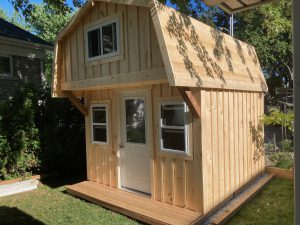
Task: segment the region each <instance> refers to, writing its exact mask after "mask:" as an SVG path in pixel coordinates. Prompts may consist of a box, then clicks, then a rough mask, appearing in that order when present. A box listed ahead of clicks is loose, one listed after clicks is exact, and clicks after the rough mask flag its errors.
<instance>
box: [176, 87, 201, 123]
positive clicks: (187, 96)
mask: <svg viewBox="0 0 300 225" xmlns="http://www.w3.org/2000/svg"><path fill="white" fill-rule="evenodd" d="M177 89H178V91H179V93H180V95H181V97H182V98H183V100H184V101H185V103H186V104H187V105H188V107H189V109H190V110H191V112H192V115H193V117H194V118H201V108H200V105H199V102H198V101H197V98H196V97H195V96H194V94H193V92H192V91H191V89H190V88H189V87H177Z"/></svg>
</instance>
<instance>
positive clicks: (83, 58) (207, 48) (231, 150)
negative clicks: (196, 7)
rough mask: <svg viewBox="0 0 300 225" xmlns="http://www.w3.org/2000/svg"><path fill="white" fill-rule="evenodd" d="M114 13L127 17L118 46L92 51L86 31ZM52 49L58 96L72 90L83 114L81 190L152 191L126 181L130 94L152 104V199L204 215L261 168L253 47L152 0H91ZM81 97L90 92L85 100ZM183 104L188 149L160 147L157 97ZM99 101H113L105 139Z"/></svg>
mask: <svg viewBox="0 0 300 225" xmlns="http://www.w3.org/2000/svg"><path fill="white" fill-rule="evenodd" d="M146 2H147V4H146ZM112 18H119V19H120V23H119V50H120V52H119V53H118V54H116V55H114V56H112V57H106V58H98V59H89V57H88V53H87V52H86V51H87V49H86V46H87V45H89V42H88V40H86V38H87V33H86V29H87V28H88V27H90V26H91V24H92V25H93V24H94V25H95V24H100V23H102V22H101V21H108V20H109V19H112ZM183 21H185V22H183ZM116 29H117V28H116ZM174 32H175V33H174ZM176 32H177V33H176ZM55 51H56V52H55V62H54V66H53V68H54V77H53V88H52V95H53V97H68V98H70V100H71V101H72V102H73V103H74V104H75V105H76V106H77V107H78V108H79V110H81V111H82V112H83V114H85V128H86V160H87V180H88V181H87V183H84V184H83V183H81V184H78V186H76V184H75V186H72V188H71V189H72V190H75V189H76V190H77V191H75V192H76V193H77V195H78V196H81V197H82V196H88V194H87V192H88V190H85V191H82V193H81V194H80V193H79V190H82V189H81V188H83V187H88V186H90V187H92V189H93V191H95V190H96V189H95V188H96V186H97V185H100V186H99V187H101V188H99V191H101V190H102V191H103V193H104V192H105V193H106V194H107V193H108V192H106V191H107V190H110V191H109V193H111V191H113V190H116V191H117V190H118V195H120V193H124V195H126V193H127V192H125V191H128V190H129V189H130V191H131V192H133V193H136V192H137V191H140V192H139V194H143V193H141V192H145V191H143V190H141V189H139V188H138V187H137V188H132V187H128V184H127V183H126V182H124V179H125V178H124V176H125V177H126V176H127V171H126V170H124V164H126V162H125V163H124V160H125V158H124V154H125V152H124V151H125V150H124V143H125V144H126V146H127V147H126V146H125V149H127V151H129V150H132V149H134V148H136V146H133V145H132V146H133V147H128V146H130V145H129V144H130V141H128V140H127V139H126V138H127V136H126V135H127V127H128V124H126V123H127V116H128V115H127V111H126V110H127V108H126V105H124V104H125V102H126V101H127V100H131V99H134V100H136V99H143V101H144V104H145V105H144V108H143V110H144V113H145V114H144V115H145V118H146V119H145V124H144V126H145V129H146V127H147V129H146V132H145V144H144V145H143V146H144V149H148V150H147V151H148V152H147V154H148V156H147V157H149V167H147V168H149V173H150V175H149V177H148V178H145V180H146V181H145V182H148V183H149V189H148V190H147V193H148V195H147V196H148V197H149V199H150V200H151V201H153V202H159V204H166V205H167V206H168V207H170V208H172V209H175V208H176V209H177V210H179V209H180V210H186V211H189V212H193V213H191V215H195V212H197V213H198V214H197V215H199V217H201V216H205V215H207V214H208V213H210V212H212V211H213V210H215V209H216V208H217V207H219V206H220V204H222V203H224V201H226V200H228V199H229V198H231V197H232V195H233V193H234V192H236V191H237V190H239V189H240V188H242V187H244V186H245V185H246V184H247V183H248V182H249V181H251V180H252V179H254V178H255V177H257V175H259V174H260V173H262V172H263V171H264V167H265V163H264V153H263V151H262V149H261V148H262V146H261V145H260V141H261V140H262V137H263V136H262V135H263V130H262V129H261V127H260V126H259V125H260V123H259V120H260V117H261V116H262V115H263V113H264V111H263V110H264V107H263V106H264V100H263V98H264V93H265V92H266V91H267V86H266V83H265V80H264V78H263V74H262V72H261V68H260V65H259V62H258V59H257V56H256V53H255V49H254V48H253V47H252V46H249V45H247V44H246V43H243V42H241V41H239V40H236V39H234V38H232V37H230V36H228V35H226V34H223V33H221V32H219V31H216V30H214V29H213V28H211V27H209V26H207V25H205V24H203V23H201V22H199V21H197V20H194V19H192V18H189V17H186V16H184V15H182V14H180V13H178V12H177V11H176V10H174V9H171V8H168V7H166V6H164V5H162V4H160V3H158V2H157V1H155V0H149V1H129V0H122V2H121V3H118V2H117V1H114V0H110V1H108V0H103V1H101V0H96V1H92V2H91V1H87V3H86V5H85V6H84V7H83V9H82V10H79V12H78V13H77V14H76V16H75V17H74V18H73V19H72V21H71V22H70V24H69V25H67V27H66V28H65V29H64V30H63V32H62V33H61V34H60V35H58V37H57V42H56V48H55ZM229 56H230V57H229ZM137 96H138V97H137ZM76 97H81V98H84V105H83V104H81V103H80V101H79V100H78V99H76ZM178 102H185V103H186V105H187V106H188V108H189V110H188V111H187V112H185V114H184V116H185V121H186V122H185V123H186V124H185V125H186V126H185V130H186V136H185V137H184V139H185V140H186V141H185V142H184V145H185V146H186V149H187V151H186V152H183V151H181V152H180V151H174V150H164V149H162V146H161V145H162V139H163V138H164V137H163V134H162V133H163V131H164V130H163V129H162V128H161V125H162V124H161V123H162V121H163V119H162V118H161V117H162V114H160V110H161V108H160V107H161V105H160V103H164V104H171V103H172V104H178ZM99 104H100V105H105V106H106V113H107V117H106V124H107V125H106V126H107V127H106V128H105V129H106V132H107V136H106V137H107V142H106V143H97V142H94V141H93V138H94V137H93V132H94V126H95V124H94V123H93V115H92V114H93V110H92V107H98V105H99ZM124 111H125V112H124ZM135 113H136V115H137V114H138V110H137V109H136V111H135ZM96 126H98V125H96ZM101 126H103V125H101ZM179 133H180V132H179ZM180 137H181V136H180ZM172 141H173V142H174V140H172ZM134 157H136V158H135V159H136V160H138V159H140V158H138V156H137V155H135V156H134ZM135 162H136V163H131V164H132V166H134V168H136V170H135V174H138V173H143V172H142V171H144V170H145V168H146V166H147V165H146V164H143V166H140V167H139V163H138V162H139V161H135ZM122 163H123V164H122ZM147 163H148V161H147ZM140 164H141V163H140ZM124 174H125V175H124ZM145 174H146V173H145ZM131 176H132V177H133V179H136V177H135V175H131ZM145 177H146V176H145ZM89 182H90V183H89ZM136 182H137V181H136ZM96 184H97V185H96ZM126 185H127V186H126ZM104 186H105V187H106V188H109V189H106V188H105V187H104ZM137 186H138V185H137ZM71 189H70V190H71ZM119 189H121V190H125V191H124V192H120V190H119ZM104 190H106V191H104ZM71 192H72V191H71ZM75 192H72V193H73V194H74V193H75ZM93 193H94V192H93ZM116 193H117V192H116ZM100 195H101V193H99V196H100ZM130 195H131V194H130ZM124 198H127V197H126V196H124ZM87 199H91V197H87ZM115 201H116V202H117V199H115ZM103 205H105V204H104V203H103ZM168 207H167V208H168ZM173 207H175V208H173ZM112 208H116V209H118V207H112ZM129 211H130V210H129ZM120 212H123V213H126V210H120ZM127 213H128V214H127V215H136V213H130V212H127ZM142 218H144V217H139V218H137V219H142ZM198 219H199V218H198ZM153 221H154V220H153ZM144 222H149V218H148V217H147V220H146V219H145V221H144Z"/></svg>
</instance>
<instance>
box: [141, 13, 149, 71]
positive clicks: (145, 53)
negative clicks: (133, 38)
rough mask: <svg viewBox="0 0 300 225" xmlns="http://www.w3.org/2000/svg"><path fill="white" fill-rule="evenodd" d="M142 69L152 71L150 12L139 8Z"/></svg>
mask: <svg viewBox="0 0 300 225" xmlns="http://www.w3.org/2000/svg"><path fill="white" fill-rule="evenodd" d="M138 18H139V27H138V29H139V34H140V38H139V50H140V69H141V70H148V69H150V63H149V62H150V52H151V50H150V12H149V9H148V8H142V7H140V8H138Z"/></svg>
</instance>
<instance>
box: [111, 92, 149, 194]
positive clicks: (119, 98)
mask: <svg viewBox="0 0 300 225" xmlns="http://www.w3.org/2000/svg"><path fill="white" fill-rule="evenodd" d="M151 89H152V88H151V87H145V88H143V89H132V90H128V89H126V90H116V92H115V93H116V97H117V99H116V100H117V101H116V104H117V110H118V114H117V115H118V119H117V120H116V121H115V122H117V123H118V132H117V133H118V144H117V157H118V168H117V172H118V175H117V179H118V185H117V188H118V189H121V190H124V191H129V192H132V193H135V194H138V195H143V194H142V193H141V192H139V191H134V190H131V189H127V188H124V187H122V177H121V176H122V171H121V149H120V145H121V144H122V141H123V136H122V135H123V134H122V125H121V122H122V119H121V118H122V116H123V115H122V113H123V110H122V107H121V103H122V101H123V96H126V95H127V96H128V98H130V97H139V96H142V97H143V98H145V99H146V102H147V105H146V110H147V115H146V124H147V127H148V129H147V130H148V131H147V130H146V132H147V135H146V136H148V137H147V138H148V140H147V139H146V143H147V144H148V146H149V147H148V148H149V151H150V152H149V155H150V157H149V159H150V191H151V193H149V195H150V196H151V198H154V195H153V193H154V182H153V181H154V178H153V176H154V172H153V169H154V159H153V155H154V149H153V146H154V145H153V116H152V113H153V108H152V107H153V104H152V95H151ZM138 93H141V94H138ZM147 197H149V196H148V195H147Z"/></svg>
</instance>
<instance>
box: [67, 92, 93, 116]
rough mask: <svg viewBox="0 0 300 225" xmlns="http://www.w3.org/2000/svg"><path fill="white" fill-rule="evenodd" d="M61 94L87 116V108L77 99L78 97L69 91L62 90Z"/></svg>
mask: <svg viewBox="0 0 300 225" xmlns="http://www.w3.org/2000/svg"><path fill="white" fill-rule="evenodd" d="M63 94H64V95H65V96H66V97H67V98H68V99H69V100H70V102H72V103H73V105H75V106H76V108H77V109H78V110H79V111H80V112H81V113H82V114H83V115H84V116H88V115H89V112H88V109H87V108H86V107H85V106H84V105H83V104H82V103H81V102H80V101H79V99H78V98H76V97H75V95H74V94H73V93H72V92H70V91H63Z"/></svg>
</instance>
